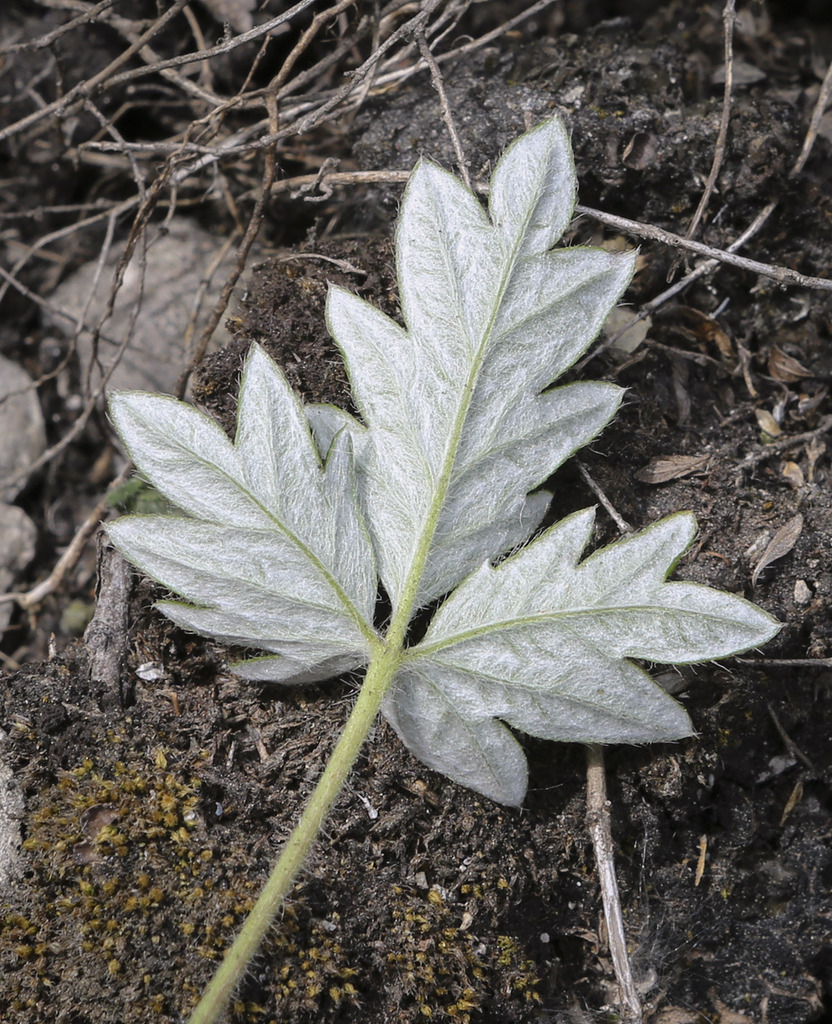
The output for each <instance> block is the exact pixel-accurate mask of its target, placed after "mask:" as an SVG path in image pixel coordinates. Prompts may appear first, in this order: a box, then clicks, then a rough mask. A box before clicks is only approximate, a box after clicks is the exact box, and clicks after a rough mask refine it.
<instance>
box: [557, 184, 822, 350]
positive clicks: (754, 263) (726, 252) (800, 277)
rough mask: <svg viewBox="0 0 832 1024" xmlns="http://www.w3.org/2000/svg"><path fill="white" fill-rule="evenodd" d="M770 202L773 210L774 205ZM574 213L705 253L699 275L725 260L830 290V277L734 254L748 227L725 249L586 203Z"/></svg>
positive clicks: (780, 279)
mask: <svg viewBox="0 0 832 1024" xmlns="http://www.w3.org/2000/svg"><path fill="white" fill-rule="evenodd" d="M769 205H770V206H771V207H772V209H773V205H774V204H769ZM575 212H576V213H583V214H586V216H588V217H592V218H593V220H597V221H598V222H599V223H601V224H606V225H607V226H608V227H612V228H616V229H618V230H619V231H626V232H627V233H629V234H633V235H636V237H638V238H650V239H652V240H653V241H655V242H663V243H664V244H665V245H672V246H675V247H676V248H679V249H687V250H688V251H689V252H695V253H698V254H699V255H700V256H708V257H709V258H710V259H711V260H713V261H714V263H713V264H711V265H710V266H709V267H706V268H705V269H704V270H701V271H700V269H699V268H698V267H697V268H696V270H697V271H698V272H699V273H698V276H701V274H702V273H705V272H706V270H709V269H713V267H714V266H716V264H717V263H727V264H729V265H730V266H732V267H737V269H738V270H747V271H749V272H750V273H752V274H760V275H761V276H762V277H770V278H772V280H774V281H777V282H778V283H779V284H783V285H787V284H790V285H796V286H798V287H800V288H817V289H820V290H823V291H832V278H825V277H808V276H806V275H805V274H799V273H798V272H797V271H796V270H791V269H790V268H789V267H773V266H771V265H769V264H768V263H760V262H759V261H758V260H750V259H748V258H746V257H745V256H737V255H736V254H735V252H734V250H735V248H739V247H740V245H743V244H745V242H747V241H748V239H749V238H750V237H751V235H750V233H749V231H748V230H746V231H745V232H744V233H743V235H742V236H741V237H740V238H739V239H737V240H736V241H735V242H733V243H732V244H731V245H729V246H728V248H727V249H715V248H713V246H710V245H705V244H704V243H703V242H697V241H695V240H694V239H693V238H683V237H682V236H681V235H675V234H673V232H671V231H665V230H664V229H663V228H657V227H655V226H654V225H652V224H642V223H640V222H639V221H635V220H628V219H627V218H626V217H617V216H616V215H615V214H613V213H602V212H601V211H600V210H593V209H591V208H590V207H588V206H580V205H578V206H576V207H575ZM763 212H764V213H765V218H764V220H763V223H764V222H765V220H767V219H768V217H769V216H770V213H771V211H770V210H769V207H766V208H765V211H763ZM760 219H761V218H760V216H759V215H758V217H757V218H756V219H755V221H754V225H755V226H756V228H757V230H759V228H760V227H761V226H762V224H759V223H758V222H759V221H760ZM755 233H756V232H755ZM703 266H704V265H703ZM690 280H691V279H690V275H688V276H687V277H685V278H684V281H683V286H687V285H688V284H690ZM677 283H678V282H677ZM674 287H675V286H674ZM668 291H669V289H668ZM662 294H666V293H662ZM654 301H655V300H654ZM631 326H632V325H631V324H628V325H627V327H626V328H625V329H627V330H629V328H630V327H631Z"/></svg>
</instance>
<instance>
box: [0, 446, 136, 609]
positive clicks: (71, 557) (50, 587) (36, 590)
mask: <svg viewBox="0 0 832 1024" xmlns="http://www.w3.org/2000/svg"><path fill="white" fill-rule="evenodd" d="M132 472H133V464H132V462H131V463H128V464H127V465H126V466H125V467H124V469H122V471H121V472H120V473H119V475H118V476H117V477H116V478H115V480H113V482H112V484H110V488H109V490H108V491H107V494H105V495H104V497H103V498H101V499H99V501H98V503H97V504H96V505H95V507H94V508H93V510H92V512H90V514H89V515H88V516H87V518H86V519H85V520H84V522H83V523H82V524H81V526H80V528H79V529H78V532H77V533H76V534H75V536H74V537H73V538H72V540H71V542H70V544H69V547H67V549H66V551H64V553H63V554H62V555H61V557H60V558H59V559H58V561H57V562H56V563H55V568H54V569H53V570H52V572H50V573H49V575H48V576H47V577H46V579H45V580H42V581H41V582H40V583H38V584H37V586H35V587H32V589H31V590H29V591H26V592H25V593H11V594H3V595H2V596H0V604H6V603H8V602H10V601H15V602H16V603H17V604H19V605H20V607H21V608H25V609H30V608H37V607H38V606H39V605H41V604H43V601H44V599H45V598H47V597H48V596H49V595H50V594H53V593H54V592H55V591H56V590H57V589H58V588H59V587H60V586H61V585H62V584H63V581H64V579H65V578H66V576H67V573H69V572H70V571H71V570H72V569H73V568H74V567H75V565H76V564H77V562H78V559H79V558H80V557H81V554H82V552H83V550H84V548H85V546H86V543H87V541H88V540H89V539H90V537H91V536H92V535H93V534H94V533H95V531H96V530H97V529H98V524H99V523H100V522H101V520H102V519H103V518H104V516H105V515H106V514H107V512H108V511H109V509H110V499H109V494H110V491H112V490H113V489H114V488H115V487H119V486H120V485H121V484H123V483H124V481H125V480H127V478H128V477H129V476H130V474H131V473H132Z"/></svg>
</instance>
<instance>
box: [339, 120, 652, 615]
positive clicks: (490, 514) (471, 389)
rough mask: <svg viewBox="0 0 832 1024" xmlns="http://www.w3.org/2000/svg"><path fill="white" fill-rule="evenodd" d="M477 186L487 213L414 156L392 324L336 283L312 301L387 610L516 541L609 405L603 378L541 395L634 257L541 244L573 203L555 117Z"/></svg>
mask: <svg viewBox="0 0 832 1024" xmlns="http://www.w3.org/2000/svg"><path fill="white" fill-rule="evenodd" d="M490 195H491V198H490V213H491V218H490V219H489V216H488V215H487V213H486V211H485V210H484V209H483V208H482V206H481V205H480V203H479V202H478V200H477V199H476V198H475V196H474V195H472V193H471V192H469V191H468V189H466V188H465V187H464V186H463V185H462V184H461V183H460V182H459V181H458V180H457V179H456V178H454V177H453V176H452V175H451V174H448V173H447V172H446V171H443V170H442V169H441V168H439V167H437V166H436V165H435V164H432V163H429V162H426V161H423V162H420V163H419V164H418V166H417V167H416V169H415V170H414V172H413V175H412V176H411V179H410V182H409V184H408V186H407V189H406V191H405V195H404V199H403V201H402V213H401V218H400V221H399V227H398V232H397V236H396V242H397V260H398V273H399V287H400V293H401V305H402V316H403V319H404V322H405V325H406V327H405V328H402V327H400V326H399V325H398V324H396V323H395V322H394V321H393V320H391V319H390V318H388V317H386V316H385V315H384V314H383V313H381V312H379V311H378V310H377V309H375V308H374V307H372V306H370V305H369V304H367V303H365V302H363V301H362V300H361V299H359V298H357V297H356V296H354V295H352V294H351V293H350V292H346V291H344V290H343V289H338V288H333V289H332V290H331V292H330V296H329V302H328V309H327V317H328V322H329V327H330V330H331V331H332V334H333V336H334V338H335V340H336V342H337V343H338V345H339V347H340V348H341V350H342V352H343V353H344V358H345V361H346V364H347V369H348V371H349V374H350V379H351V381H352V386H353V392H354V394H355V400H356V404H357V406H358V409H359V412H360V414H361V418H362V420H363V423H364V425H365V426H366V428H367V431H366V436H365V437H363V438H362V440H361V442H360V444H359V443H357V445H356V450H357V452H358V453H359V459H360V463H361V468H362V471H363V476H364V487H363V497H364V502H365V509H366V512H367V518H368V522H369V525H370V531H371V534H372V536H373V543H374V546H375V549H376V554H377V557H378V561H379V570H380V575H381V579H382V582H383V583H384V585H385V587H386V589H387V592H388V594H389V595H390V597H391V599H392V600H393V604H394V611H395V609H396V607H397V606H398V603H399V602H400V601H401V600H402V599H403V598H404V599H405V600H406V601H407V602H408V603H409V605H412V607H414V608H416V607H419V606H420V605H423V604H425V603H426V602H428V601H430V600H432V599H433V598H436V597H439V596H440V595H441V594H443V593H445V592H447V591H448V590H450V589H451V588H452V587H454V586H455V585H456V584H457V583H459V582H460V580H461V579H463V578H464V577H465V576H466V575H467V574H468V573H469V572H470V571H471V570H472V569H474V568H475V567H476V566H477V565H478V564H479V563H480V562H481V561H482V560H483V559H484V558H487V557H489V556H491V555H493V554H494V553H496V552H501V551H505V550H507V549H509V548H512V547H515V546H517V545H518V544H521V543H523V542H524V541H525V540H527V539H528V537H529V536H530V534H531V533H532V531H533V530H534V529H535V528H536V527H537V525H538V524H539V522H540V519H541V517H542V515H543V513H544V511H545V508H546V504H547V503H546V498H545V496H542V495H535V496H534V497H533V498H532V499H531V500H530V499H529V498H528V495H529V492H530V491H531V490H532V489H533V488H535V487H537V486H538V485H539V484H541V483H542V482H543V481H544V480H546V478H547V477H549V476H550V475H551V474H552V473H553V472H554V471H555V469H556V468H557V467H558V466H559V465H560V464H561V463H562V462H563V461H564V460H565V459H566V458H568V457H569V456H570V455H571V454H572V453H573V452H575V451H576V450H577V449H578V448H580V447H582V446H583V445H585V444H586V443H587V442H588V441H590V440H591V439H592V438H593V437H594V436H595V435H596V434H598V433H599V431H600V430H601V429H602V428H603V427H604V426H605V425H606V424H607V423H608V422H609V420H610V419H611V418H612V416H613V415H614V414H615V411H616V409H617V408H618V404H619V402H620V397H621V390H620V389H619V388H618V387H616V386H615V385H612V384H602V383H579V384H571V385H567V386H565V387H561V388H558V389H556V390H554V391H547V392H545V393H542V394H541V392H542V391H543V389H544V388H546V387H548V386H549V385H550V384H551V383H552V382H553V381H555V380H556V379H557V378H558V377H559V376H560V375H561V374H562V373H563V372H564V370H566V369H567V368H568V367H569V366H571V364H572V363H573V362H574V361H575V359H576V358H577V357H578V356H579V355H580V354H581V353H582V352H583V351H584V350H585V348H586V347H587V346H588V345H589V343H590V341H591V340H592V339H593V338H594V337H595V335H596V334H597V333H598V331H599V329H600V327H601V325H602V324H603V322H604V319H605V317H606V315H607V313H608V312H609V310H610V308H611V306H613V305H614V303H615V302H616V300H617V299H618V297H619V295H620V294H621V292H622V291H623V290H624V288H625V286H626V284H627V282H628V281H629V279H630V275H631V274H632V269H633V260H634V255H633V254H626V255H622V254H611V253H607V252H604V251H603V250H601V249H568V250H561V251H558V252H551V251H549V249H550V247H551V245H552V244H553V243H554V242H555V241H556V240H557V238H558V237H559V235H560V234H561V233H562V231H563V229H564V227H565V225H566V224H568V223H569V219H570V217H571V213H572V208H573V206H574V202H575V175H574V170H573V167H572V156H571V151H570V147H569V140H568V139H567V137H566V133H565V131H564V129H563V126H562V125H561V123H560V122H559V121H557V120H551V121H547V122H544V123H543V124H542V125H540V126H539V127H538V128H536V129H534V130H533V131H531V132H528V133H527V134H526V135H524V136H523V137H522V139H520V140H519V141H518V142H517V143H515V144H514V145H513V146H511V147H510V148H509V149H508V151H507V152H506V154H505V155H504V156H503V158H502V160H501V161H500V162H499V164H498V165H497V168H496V170H495V172H494V177H493V179H492V184H491V193H490ZM356 433H358V431H356Z"/></svg>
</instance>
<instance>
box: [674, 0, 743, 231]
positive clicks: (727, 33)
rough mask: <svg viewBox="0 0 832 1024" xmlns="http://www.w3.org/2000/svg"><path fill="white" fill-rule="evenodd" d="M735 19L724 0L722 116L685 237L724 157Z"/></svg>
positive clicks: (731, 7)
mask: <svg viewBox="0 0 832 1024" xmlns="http://www.w3.org/2000/svg"><path fill="white" fill-rule="evenodd" d="M736 19H737V12H736V10H735V0H725V7H724V8H723V11H722V21H723V23H724V26H725V29H724V48H725V89H724V92H723V94H722V117H721V119H720V122H719V134H718V135H717V138H716V146H715V148H714V159H713V163H712V164H711V172H710V174H709V175H708V180H707V182H706V183H705V191H704V192H703V193H702V197H701V199H700V200H699V205H698V206H697V207H696V213H694V215H693V220H692V221H691V222H690V227H689V228H688V229H687V231H686V232H685V237H686V238H693V236H694V235H695V234H696V229H697V228H698V227H699V221H700V220H701V219H702V216H703V214H704V213H705V210H706V209H707V207H708V203H709V201H710V198H711V195H712V194H713V191H714V189H715V188H716V179H717V176H718V175H719V171H720V169H721V167H722V161H723V159H724V158H725V142H726V140H727V138H728V124H729V122H730V120H731V104H732V101H733V87H734V22H735V21H736Z"/></svg>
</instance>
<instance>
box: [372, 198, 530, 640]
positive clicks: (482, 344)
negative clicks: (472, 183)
mask: <svg viewBox="0 0 832 1024" xmlns="http://www.w3.org/2000/svg"><path fill="white" fill-rule="evenodd" d="M471 194H472V195H473V193H471ZM474 198H475V199H476V197H474ZM476 201H477V202H479V200H476ZM538 201H539V199H538V200H535V202H534V203H533V204H530V205H529V208H528V214H527V216H526V218H525V220H524V222H523V227H522V230H521V231H520V232H518V233H517V235H516V236H515V238H516V241H515V243H514V245H513V246H512V248H511V250H510V251H509V253H508V254H506V258H505V262H504V267H505V270H504V272H503V275H502V277H501V279H500V283H499V287H498V289H497V291H496V299H495V302H494V304H493V306H492V308H491V314H490V316H489V318H488V321H487V323H486V325H485V328H484V330H483V331H482V336H481V338H480V340H479V343H478V345H477V352H476V356H475V358H474V360H473V361H472V364H471V369H470V370H469V373H468V376H467V379H466V381H465V384H464V385H463V388H462V401H461V402H460V404H459V409H458V410H457V414H456V416H455V417H454V425H453V428H452V430H451V432H450V439H449V443H448V446H447V448H446V455H445V458H444V460H443V466H442V472H441V473H440V475H439V479H438V483H437V486H436V488H435V490H434V494H433V498H432V500H431V502H430V505H429V506H428V514H427V516H426V517H425V528H424V530H423V531H422V536H421V537H420V538H419V542H418V544H417V547H416V552H415V554H414V557H413V561H412V563H411V568H410V571H409V573H408V575H407V577H406V578H405V584H404V587H403V588H402V597H401V600H400V606H399V609H398V611H397V614H396V616H395V618H394V622H393V623H392V624H391V628H390V631H389V633H388V635H390V634H392V633H394V632H395V634H396V637H397V639H398V636H399V635H400V636H401V640H402V642H403V640H404V634H405V631H406V628H407V624H408V623H409V622H410V618H411V616H412V614H413V612H414V610H415V609H414V607H413V605H414V604H415V601H416V595H417V593H418V591H419V586H420V584H421V582H422V577H423V576H424V572H425V567H426V565H427V559H428V555H429V553H430V548H431V544H432V543H433V539H434V536H435V534H436V529H437V526H438V525H439V520H440V518H441V515H442V509H443V508H444V505H445V500H446V498H447V496H448V490H449V488H450V483H451V477H452V476H453V470H454V465H455V463H456V458H457V453H458V451H459V446H460V440H461V438H462V433H463V430H464V429H465V421H466V419H467V418H468V412H469V410H470V408H471V400H472V399H473V396H474V391H475V390H476V382H477V378H478V376H479V373H480V370H481V368H482V363H483V360H484V358H485V353H486V351H487V349H488V345H489V342H490V340H491V336H492V333H493V331H494V325H495V322H496V319H497V316H498V314H499V311H500V309H501V307H502V303H503V299H504V297H505V293H506V289H507V288H508V285H509V282H510V281H511V279H512V277H513V275H514V272H515V270H516V267H517V263H518V259H519V253H520V251H521V249H522V246H523V242H524V240H525V238H526V235H527V233H528V226H529V222H530V221H531V218H532V216H533V213H534V210H535V209H536V208H537V204H538ZM438 205H439V206H440V208H441V204H438ZM487 216H488V219H489V224H490V229H491V231H492V232H494V234H495V236H496V235H497V233H498V229H497V227H496V226H495V225H494V223H493V221H492V220H491V218H490V215H488V214H487ZM442 258H443V261H444V263H445V266H446V269H449V270H450V269H451V267H450V264H449V261H448V249H447V247H443V248H442ZM449 277H450V278H451V280H452V281H453V285H454V292H455V294H456V297H457V308H458V309H460V310H461V309H462V304H461V302H459V280H458V278H457V275H456V273H450V274H449ZM460 319H462V318H460Z"/></svg>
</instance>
